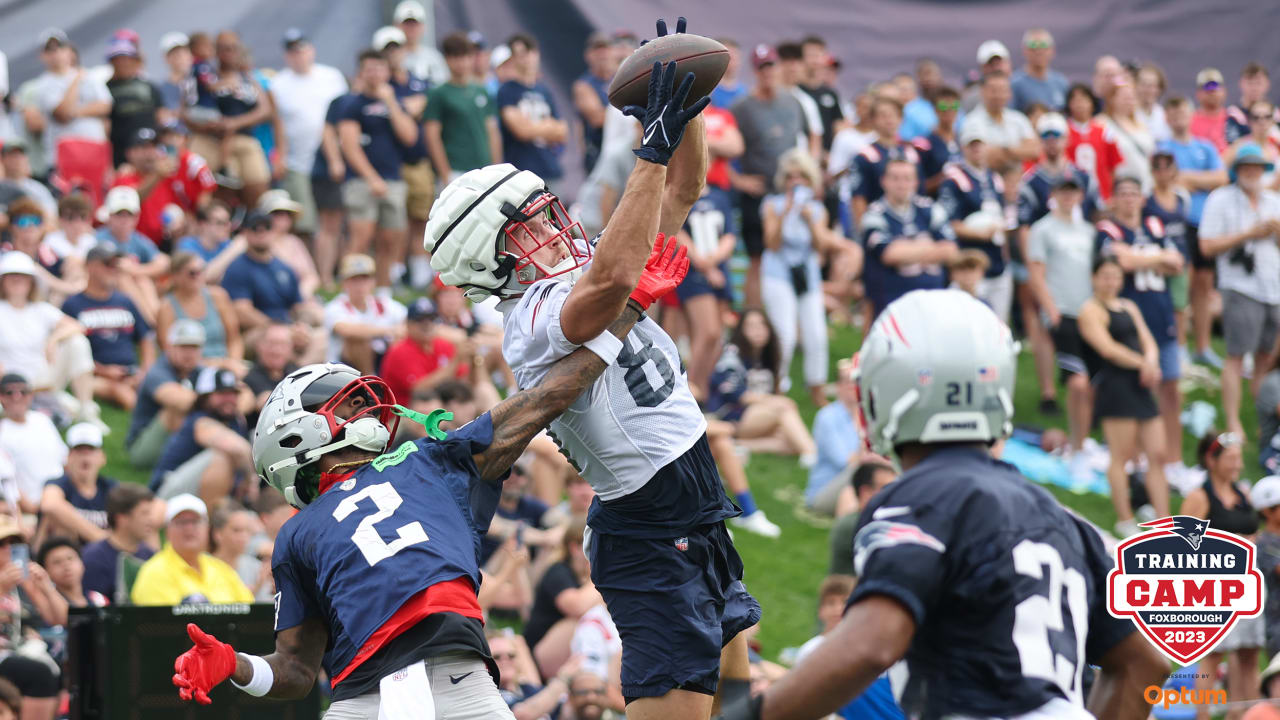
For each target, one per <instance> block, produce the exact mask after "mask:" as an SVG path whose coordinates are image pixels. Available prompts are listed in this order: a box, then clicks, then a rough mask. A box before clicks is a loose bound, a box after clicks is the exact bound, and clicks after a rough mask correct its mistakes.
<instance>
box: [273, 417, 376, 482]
mask: <svg viewBox="0 0 1280 720" xmlns="http://www.w3.org/2000/svg"><path fill="white" fill-rule="evenodd" d="M343 430H345V432H343V434H342V439H341V440H338V441H337V442H332V443H329V444H328V445H322V446H320V447H318V448H314V449H312V450H307V451H306V452H300V453H298V454H296V455H294V456H293V457H289V458H285V459H284V460H281V461H280V462H278V463H274V464H273V465H271V466H270V467H268V468H267V472H268V473H275V472H278V471H280V470H283V469H284V468H287V467H293V466H295V465H306V464H308V463H310V462H314V461H315V460H319V459H320V458H321V457H323V456H325V455H327V454H329V453H331V452H334V451H335V450H341V449H343V448H348V447H351V446H353V445H354V446H355V447H358V448H360V449H361V450H368V451H369V452H382V451H383V450H386V449H387V442H389V441H390V440H391V431H389V430H387V427H386V426H385V425H383V424H382V423H381V422H379V421H378V419H377V418H374V417H362V418H359V419H357V420H354V421H352V422H350V423H348V424H347V425H345V426H344V427H343Z"/></svg>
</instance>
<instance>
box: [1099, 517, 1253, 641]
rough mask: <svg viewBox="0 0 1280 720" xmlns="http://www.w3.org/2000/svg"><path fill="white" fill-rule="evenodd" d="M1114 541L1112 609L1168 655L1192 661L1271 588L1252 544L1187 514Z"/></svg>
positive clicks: (1110, 576)
mask: <svg viewBox="0 0 1280 720" xmlns="http://www.w3.org/2000/svg"><path fill="white" fill-rule="evenodd" d="M1142 527H1145V528H1151V532H1146V533H1142V534H1140V535H1135V536H1133V537H1131V538H1129V539H1128V540H1125V541H1124V542H1122V543H1120V544H1119V545H1117V546H1116V566H1115V569H1113V570H1112V571H1111V573H1110V574H1108V575H1107V609H1108V610H1109V611H1110V612H1111V614H1112V615H1113V616H1114V617H1117V618H1126V617H1127V618H1131V619H1132V620H1133V623H1134V624H1135V625H1137V626H1138V629H1139V630H1141V631H1142V632H1143V633H1144V634H1146V636H1147V637H1148V638H1150V640H1151V642H1152V643H1154V644H1155V646H1156V647H1157V648H1159V649H1160V651H1161V652H1163V653H1164V654H1165V656H1166V657H1168V658H1169V659H1170V660H1173V661H1174V662H1176V663H1180V664H1182V665H1190V664H1192V663H1194V662H1195V661H1197V660H1199V659H1200V658H1202V657H1204V656H1205V655H1206V654H1208V653H1209V651H1211V650H1213V647H1214V646H1215V645H1217V644H1218V642H1219V641H1220V640H1222V638H1223V637H1225V636H1226V634H1227V632H1228V631H1230V630H1231V627H1232V626H1233V625H1235V622H1236V620H1237V619H1238V618H1242V617H1254V616H1256V615H1258V614H1259V613H1261V612H1262V607H1263V604H1264V599H1265V598H1264V596H1265V593H1266V590H1265V587H1264V585H1263V582H1262V573H1260V572H1258V570H1257V568H1255V567H1254V552H1255V550H1254V546H1253V543H1251V542H1249V541H1248V540H1245V539H1244V538H1242V537H1240V536H1238V535H1234V534H1232V533H1228V532H1223V531H1221V530H1212V529H1210V528H1209V521H1208V520H1202V519H1200V518H1196V517H1190V516H1188V515H1175V516H1173V517H1167V518H1162V519H1160V520H1153V521H1152V522H1148V523H1143V524H1142Z"/></svg>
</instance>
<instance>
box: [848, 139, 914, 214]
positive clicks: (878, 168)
mask: <svg viewBox="0 0 1280 720" xmlns="http://www.w3.org/2000/svg"><path fill="white" fill-rule="evenodd" d="M899 154H900V155H902V157H904V158H906V159H907V160H910V161H911V162H913V163H915V165H916V169H917V171H918V172H919V174H920V187H921V188H923V187H924V169H923V168H922V167H921V165H920V151H919V150H917V149H916V145H915V144H914V143H909V142H902V143H898V145H897V146H896V147H894V148H887V147H885V146H884V145H881V144H880V141H879V140H877V141H876V142H873V143H871V144H870V145H867V146H866V147H864V148H862V150H860V151H858V154H857V155H855V156H854V157H853V164H852V165H851V166H850V167H849V180H848V182H849V194H850V196H851V197H860V198H864V199H866V201H867V202H868V203H872V202H875V201H876V200H879V199H880V196H882V195H884V188H882V187H881V186H880V178H882V177H884V168H885V166H886V165H888V164H889V157H890V156H891V155H899Z"/></svg>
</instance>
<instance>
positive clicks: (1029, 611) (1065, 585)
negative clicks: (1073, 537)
mask: <svg viewBox="0 0 1280 720" xmlns="http://www.w3.org/2000/svg"><path fill="white" fill-rule="evenodd" d="M1013 569H1014V570H1015V571H1017V573H1018V574H1019V575H1026V576H1028V577H1032V578H1036V579H1037V580H1040V579H1044V578H1045V570H1046V569H1048V578H1047V579H1048V581H1049V583H1048V585H1049V595H1048V597H1046V596H1044V595H1032V596H1031V597H1028V598H1027V599H1026V600H1023V601H1022V602H1020V603H1018V605H1017V607H1015V608H1014V620H1013V644H1014V645H1015V646H1017V648H1018V659H1019V660H1020V661H1021V663H1022V674H1023V676H1025V677H1031V678H1040V679H1042V680H1048V681H1049V682H1051V683H1053V684H1054V685H1057V686H1058V688H1059V689H1061V690H1062V693H1063V694H1064V695H1066V697H1067V699H1068V700H1070V701H1072V702H1076V703H1078V702H1080V699H1081V698H1080V696H1081V692H1080V673H1081V672H1082V671H1083V670H1084V641H1085V628H1086V623H1087V622H1088V617H1089V601H1088V597H1087V591H1086V589H1085V582H1084V576H1083V575H1081V574H1080V572H1079V571H1078V570H1076V569H1075V568H1063V567H1062V555H1061V554H1059V553H1058V551H1057V549H1056V548H1054V547H1053V546H1052V545H1048V544H1046V543H1038V542H1032V541H1031V540H1023V541H1022V542H1020V543H1018V544H1017V545H1016V546H1015V547H1014V548H1013ZM1063 592H1066V594H1067V609H1068V611H1069V612H1070V613H1071V617H1070V620H1071V631H1072V633H1073V634H1074V638H1073V639H1074V640H1075V647H1074V648H1072V649H1071V650H1072V651H1073V654H1074V656H1075V657H1074V658H1072V657H1068V656H1067V655H1064V654H1062V653H1060V652H1054V650H1056V649H1059V648H1056V647H1055V646H1054V643H1053V638H1051V637H1050V636H1049V633H1050V632H1051V631H1058V632H1061V631H1062V630H1065V629H1066V623H1065V622H1064V618H1063V616H1062V594H1063ZM1061 649H1065V648H1061Z"/></svg>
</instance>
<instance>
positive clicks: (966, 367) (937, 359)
mask: <svg viewBox="0 0 1280 720" xmlns="http://www.w3.org/2000/svg"><path fill="white" fill-rule="evenodd" d="M1017 354H1018V345H1017V343H1016V342H1014V340H1013V336H1012V334H1011V333H1010V332H1009V328H1008V327H1007V326H1006V325H1005V324H1004V323H1003V322H1001V321H1000V319H999V318H997V317H996V315H995V313H994V312H992V311H991V308H989V307H987V306H986V305H985V304H983V303H982V302H981V301H979V300H978V299H976V298H974V297H973V296H972V295H969V294H968V293H966V292H963V291H960V290H916V291H914V292H909V293H907V294H906V295H903V296H902V297H900V298H898V299H897V300H895V301H893V302H892V303H890V304H889V306H888V307H886V308H885V309H884V311H883V312H881V313H880V316H879V317H878V318H876V321H875V323H874V324H873V325H872V326H871V330H870V332H868V333H867V337H866V339H864V340H863V343H862V348H861V350H860V351H859V354H858V367H857V369H856V371H855V373H856V376H857V382H858V392H859V404H860V405H861V411H862V415H863V419H862V420H863V423H865V431H866V432H867V434H868V436H869V439H870V442H871V446H872V448H873V449H874V450H875V451H876V452H878V453H881V454H885V455H887V454H888V453H890V452H891V451H893V449H894V448H895V447H896V446H898V445H901V444H903V443H908V442H919V443H944V442H993V441H995V440H998V439H1000V438H1004V437H1008V435H1009V433H1010V432H1012V430H1013V381H1014V375H1015V372H1016V369H1017V367H1016V363H1017Z"/></svg>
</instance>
